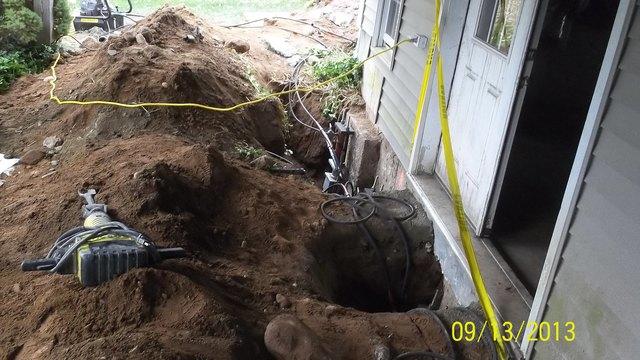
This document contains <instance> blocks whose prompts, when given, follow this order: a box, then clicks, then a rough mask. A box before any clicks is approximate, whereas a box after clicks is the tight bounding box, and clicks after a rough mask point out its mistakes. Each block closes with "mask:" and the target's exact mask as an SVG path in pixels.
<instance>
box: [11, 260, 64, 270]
mask: <svg viewBox="0 0 640 360" xmlns="http://www.w3.org/2000/svg"><path fill="white" fill-rule="evenodd" d="M56 264H58V261H56V260H55V259H38V260H25V261H23V262H22V264H21V265H20V268H21V269H22V271H45V270H51V269H53V268H54V266H56Z"/></svg>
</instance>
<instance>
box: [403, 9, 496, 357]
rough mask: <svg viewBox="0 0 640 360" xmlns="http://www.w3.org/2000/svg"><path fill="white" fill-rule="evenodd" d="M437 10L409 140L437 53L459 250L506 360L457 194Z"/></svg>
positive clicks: (444, 140)
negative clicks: (462, 254) (465, 261)
mask: <svg viewBox="0 0 640 360" xmlns="http://www.w3.org/2000/svg"><path fill="white" fill-rule="evenodd" d="M440 7H441V0H436V22H435V24H434V26H433V31H432V34H431V41H430V43H429V50H428V52H427V60H426V65H425V69H424V73H423V76H422V86H421V89H420V96H419V97H418V106H417V108H416V114H415V118H414V125H413V136H412V138H411V145H413V144H414V142H415V139H416V136H417V133H418V128H419V127H420V119H421V118H422V109H423V108H424V104H425V102H426V95H427V90H428V89H429V81H430V77H431V70H432V67H433V56H434V53H435V51H436V48H437V51H438V61H437V65H436V73H437V78H438V79H437V80H438V107H439V110H440V128H441V131H442V149H443V152H444V159H445V167H446V169H447V177H448V178H449V187H450V190H451V197H452V198H453V199H452V200H453V206H454V210H455V214H456V220H457V222H458V230H459V231H460V238H461V239H462V247H463V249H464V253H465V256H466V258H467V263H468V264H469V270H470V271H471V279H472V280H473V285H474V287H475V289H476V293H477V295H478V299H479V300H480V305H481V306H482V310H483V311H484V314H485V316H486V318H487V320H488V321H489V324H490V326H491V333H492V335H493V336H492V337H493V341H494V342H495V344H496V348H497V351H498V356H499V358H500V359H501V360H506V359H507V358H508V355H507V349H506V346H505V344H504V341H503V339H502V333H501V331H500V325H499V323H498V319H497V318H496V314H495V312H494V309H493V305H492V304H491V299H490V298H489V294H488V293H487V289H486V287H485V285H484V280H483V278H482V273H481V272H480V266H479V265H478V260H477V258H476V253H475V249H474V248H473V243H472V242H471V233H470V232H469V227H468V226H467V218H466V216H465V211H464V204H463V203H462V195H461V192H460V185H459V184H458V174H457V171H456V165H455V161H454V156H453V146H452V145H451V133H450V132H449V118H448V115H447V100H446V95H445V88H444V71H443V68H442V56H441V53H440V16H441V13H440Z"/></svg>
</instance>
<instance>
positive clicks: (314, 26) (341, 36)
mask: <svg viewBox="0 0 640 360" xmlns="http://www.w3.org/2000/svg"><path fill="white" fill-rule="evenodd" d="M270 19H281V20H289V21H295V22H297V23H300V24H305V25H309V26H311V27H313V28H314V29H318V30H319V31H321V32H324V33H327V34H329V35H333V36H335V37H338V38H341V39H343V40H346V41H348V42H350V43H354V42H355V41H353V40H351V39H349V38H348V37H346V36H343V35H340V34H337V33H334V32H332V31H329V30H327V29H324V28H321V27H319V26H317V25H316V24H314V23H310V22H307V21H303V20H299V19H294V18H288V17H283V16H273V17H271V18H262V19H257V20H251V21H247V22H244V23H240V24H234V25H227V26H223V27H225V28H235V27H243V26H245V25H249V24H253V23H257V22H262V21H266V20H270Z"/></svg>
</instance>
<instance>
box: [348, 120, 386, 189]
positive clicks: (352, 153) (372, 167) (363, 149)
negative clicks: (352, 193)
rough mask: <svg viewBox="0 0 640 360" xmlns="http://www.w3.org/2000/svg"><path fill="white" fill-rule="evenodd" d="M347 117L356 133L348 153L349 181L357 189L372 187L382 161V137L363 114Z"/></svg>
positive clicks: (352, 137)
mask: <svg viewBox="0 0 640 360" xmlns="http://www.w3.org/2000/svg"><path fill="white" fill-rule="evenodd" d="M347 116H348V121H349V126H350V128H351V130H352V131H353V132H354V134H353V135H352V136H351V138H350V139H349V149H348V151H347V167H348V169H349V179H350V180H351V181H352V182H353V184H354V185H355V186H356V187H360V188H368V187H372V186H373V184H374V182H375V179H376V170H377V168H378V161H379V159H380V143H381V141H382V136H380V134H379V132H378V130H377V129H376V127H375V125H374V124H372V123H371V122H370V121H369V120H368V119H367V117H366V115H365V114H364V113H363V112H352V113H349V114H348V115H347Z"/></svg>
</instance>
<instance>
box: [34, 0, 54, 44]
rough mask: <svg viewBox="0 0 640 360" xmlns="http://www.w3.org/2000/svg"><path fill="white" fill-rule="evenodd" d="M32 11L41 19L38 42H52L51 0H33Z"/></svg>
mask: <svg viewBox="0 0 640 360" xmlns="http://www.w3.org/2000/svg"><path fill="white" fill-rule="evenodd" d="M33 11H34V12H35V13H36V14H38V16H40V18H41V19H42V30H40V34H38V42H39V43H41V44H50V43H52V42H53V40H54V39H53V0H33Z"/></svg>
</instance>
